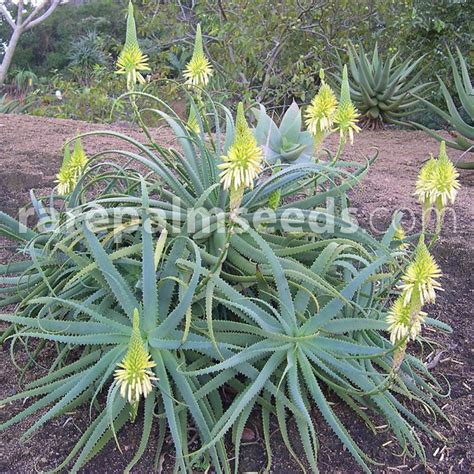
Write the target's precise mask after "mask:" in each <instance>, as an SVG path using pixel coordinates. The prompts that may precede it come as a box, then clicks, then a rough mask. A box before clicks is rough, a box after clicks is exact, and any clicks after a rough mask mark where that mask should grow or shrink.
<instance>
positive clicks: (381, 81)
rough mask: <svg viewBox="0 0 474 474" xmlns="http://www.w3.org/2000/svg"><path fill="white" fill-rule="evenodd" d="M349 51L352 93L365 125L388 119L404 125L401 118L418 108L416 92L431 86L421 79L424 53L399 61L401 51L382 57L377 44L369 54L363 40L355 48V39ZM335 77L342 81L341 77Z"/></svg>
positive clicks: (380, 123) (377, 125)
mask: <svg viewBox="0 0 474 474" xmlns="http://www.w3.org/2000/svg"><path fill="white" fill-rule="evenodd" d="M348 55H349V65H350V72H351V76H352V80H351V97H352V100H353V101H354V104H355V106H356V108H357V109H358V110H359V112H360V113H361V115H362V123H363V125H364V126H365V127H366V128H371V129H377V128H383V127H384V125H385V124H387V123H395V124H401V125H403V124H404V122H403V121H402V119H403V118H404V117H406V116H408V115H411V114H413V113H414V112H415V111H416V110H415V109H414V107H415V106H416V105H417V104H418V102H419V99H418V98H416V97H414V94H423V93H424V92H425V91H426V90H427V89H428V88H429V86H430V84H429V83H422V84H419V83H418V81H419V79H420V78H422V77H423V69H422V68H420V67H419V66H420V64H421V62H422V61H423V57H424V56H421V57H419V58H418V59H416V60H414V59H413V58H412V57H409V58H407V59H405V60H404V61H402V62H397V59H398V53H396V54H394V55H393V56H391V57H388V58H386V59H383V58H382V57H381V56H380V55H379V50H378V45H377V44H376V45H375V47H374V50H373V52H372V55H371V57H370V56H369V54H368V53H367V52H366V51H365V50H364V48H363V46H362V45H361V44H360V45H358V49H356V47H355V46H354V45H353V44H352V43H349V49H348ZM339 62H340V59H339ZM341 69H342V67H341ZM417 69H418V70H417ZM334 77H335V79H336V81H337V83H338V84H340V82H341V79H340V78H339V77H338V76H334Z"/></svg>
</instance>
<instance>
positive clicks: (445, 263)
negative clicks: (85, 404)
mask: <svg viewBox="0 0 474 474" xmlns="http://www.w3.org/2000/svg"><path fill="white" fill-rule="evenodd" d="M103 128H104V127H103V126H102V125H93V124H88V123H84V122H76V121H71V120H56V119H45V118H41V119H39V118H35V117H29V116H24V115H21V116H15V115H0V210H2V211H5V212H8V213H9V214H11V215H14V214H16V213H17V212H18V208H19V207H20V206H23V205H24V204H26V203H27V202H28V199H29V196H28V193H29V190H30V189H31V188H34V189H35V192H36V193H37V195H41V194H46V193H47V192H48V191H49V190H50V189H51V187H52V186H53V180H54V175H55V173H56V172H57V170H58V168H59V165H60V162H61V156H62V155H61V152H60V148H61V146H62V145H63V143H64V142H65V141H66V140H67V139H70V138H72V137H73V136H74V135H75V134H76V133H78V132H87V131H93V130H101V129H103ZM107 128H108V129H109V130H114V131H116V132H122V133H126V134H129V135H131V136H133V137H135V138H140V133H139V132H138V131H136V130H134V129H132V128H130V127H129V126H127V125H125V124H124V125H114V126H109V127H107ZM154 134H155V137H156V138H157V140H159V141H160V142H161V143H162V144H164V145H167V144H170V143H172V139H171V137H170V135H169V133H168V132H167V131H166V130H163V129H162V130H156V131H155V132H154ZM335 139H336V138H335ZM335 139H334V140H332V141H331V142H330V147H334V146H335ZM83 143H84V148H85V150H86V152H87V153H88V154H93V153H96V152H98V151H99V150H102V149H104V148H116V147H117V145H118V143H119V142H118V141H117V140H116V139H115V138H111V137H90V138H88V139H84V140H83ZM373 147H375V148H377V149H378V150H379V152H380V156H379V158H378V160H377V161H376V162H375V163H374V165H373V166H372V168H371V170H370V172H369V175H368V176H367V177H366V178H365V180H364V181H363V182H362V184H361V185H359V186H358V187H357V189H356V190H354V191H353V192H352V193H351V195H352V206H353V207H354V215H355V216H356V217H357V219H358V220H359V222H360V223H361V224H362V225H363V226H364V227H371V228H372V229H373V231H377V230H380V231H382V230H383V229H385V228H386V226H387V223H388V222H389V220H390V215H391V214H392V213H393V212H394V211H395V210H396V209H401V210H402V211H403V213H404V219H403V223H404V225H405V228H407V229H408V230H410V229H419V225H420V216H419V206H418V205H417V203H416V200H415V198H414V197H413V192H414V186H415V180H416V176H417V174H418V171H419V168H420V166H421V165H422V163H423V162H424V161H425V160H426V159H427V158H428V157H429V154H430V153H436V152H437V150H438V144H437V143H436V142H435V141H434V140H432V139H431V138H429V137H427V136H426V135H425V134H424V133H423V132H413V131H401V130H387V131H381V132H363V133H361V134H359V135H358V136H356V139H355V145H354V147H353V148H349V149H348V151H347V153H346V156H347V159H362V158H363V156H364V155H367V154H371V153H372V152H373ZM449 155H450V157H451V158H452V159H453V160H454V161H456V160H457V159H458V158H459V156H460V152H458V151H453V150H449ZM461 184H462V189H461V190H460V192H459V197H458V199H457V201H456V205H455V207H454V212H453V213H451V214H448V216H447V219H446V223H445V227H444V234H443V237H442V239H441V241H440V242H439V243H438V245H437V247H436V249H435V256H436V258H437V260H438V262H439V264H440V266H441V269H442V271H443V274H444V279H443V286H444V288H445V291H444V292H443V293H441V294H440V296H439V298H438V299H437V302H436V305H434V306H432V307H431V308H429V314H430V316H432V317H435V318H438V319H440V320H442V321H444V322H446V323H448V324H450V325H451V326H452V327H453V330H454V332H453V334H452V335H451V336H441V335H434V336H432V337H433V338H434V340H435V341H436V343H437V345H435V346H434V351H435V352H436V354H439V353H440V352H441V351H443V352H442V354H441V356H440V357H435V360H436V361H437V363H434V364H433V365H435V366H434V367H433V369H432V370H433V372H434V373H436V374H437V375H438V377H439V379H440V380H441V381H443V380H446V383H445V385H446V387H447V390H448V387H450V389H451V392H450V397H447V398H446V399H445V400H444V401H442V402H441V404H442V405H443V410H444V411H445V412H446V413H447V414H448V415H449V417H450V419H451V421H452V427H449V426H447V425H446V424H444V423H441V422H438V423H436V422H434V423H433V422H430V423H431V425H432V426H433V427H434V428H435V429H436V430H437V431H439V432H441V433H443V435H445V436H446V437H447V438H448V442H447V443H446V447H445V445H444V444H443V443H439V442H434V441H432V440H430V439H428V438H426V437H423V440H424V442H425V446H426V455H427V458H428V466H426V467H423V466H421V465H419V464H417V463H416V461H414V460H413V459H411V458H409V457H404V456H399V454H400V453H398V452H397V451H396V449H395V448H394V447H393V446H395V443H393V444H391V443H389V441H390V437H389V435H388V434H387V433H382V434H380V435H378V436H377V437H376V438H375V437H374V436H373V435H371V434H370V433H369V432H368V430H366V429H365V427H364V426H363V425H362V424H361V423H360V422H359V421H358V420H355V419H354V417H353V416H352V415H351V413H350V412H349V411H347V410H345V409H344V407H343V406H342V404H338V405H340V406H339V407H338V408H336V410H337V412H338V413H339V414H342V415H341V417H342V419H343V421H344V422H345V423H346V426H348V428H349V430H350V432H351V433H352V434H353V436H354V438H355V439H356V440H357V441H358V442H359V443H360V445H361V446H362V447H363V449H364V450H366V451H367V452H368V454H369V455H370V456H372V457H373V458H375V459H376V460H378V461H380V462H382V463H384V464H385V466H380V467H375V468H374V471H376V472H391V471H394V472H425V471H426V472H436V473H438V472H440V473H441V472H442V473H448V472H449V473H459V472H473V471H474V452H473V450H472V448H471V446H472V444H473V442H474V436H473V434H474V416H473V415H474V414H473V410H474V405H473V390H474V364H473V358H474V350H473V346H472V343H471V337H472V334H473V331H474V325H473V306H474V286H473V268H474V231H473V223H474V172H472V171H471V172H468V171H462V172H461ZM12 250H13V248H12V247H11V244H10V243H8V242H7V241H6V240H1V239H0V263H1V262H5V261H7V260H8V258H9V256H10V254H11V252H12ZM430 336H431V335H430ZM15 354H16V356H17V357H18V361H19V362H22V361H23V362H24V360H25V354H24V353H22V351H21V350H19V349H18V350H15ZM426 355H428V354H427V353H426ZM42 363H43V364H44V365H45V366H47V364H48V356H47V354H44V355H43V360H42ZM38 372H41V369H38ZM18 389H19V387H18V371H17V369H16V368H15V367H14V365H13V364H12V362H11V359H10V349H9V347H7V346H4V347H2V348H0V399H3V398H5V397H7V396H9V395H11V394H13V393H15V391H17V390H18ZM20 409H21V404H19V403H17V404H13V405H11V406H3V407H2V406H0V422H2V421H5V420H6V419H8V418H10V416H11V415H12V414H14V413H16V412H17V411H18V410H20ZM314 416H315V419H316V423H317V426H318V432H319V434H320V442H321V447H320V454H319V459H318V463H319V466H320V470H321V472H322V473H327V472H331V473H333V472H337V473H349V472H350V473H353V472H360V469H359V467H358V466H357V465H356V464H355V462H354V461H353V460H352V458H351V456H350V454H349V453H348V452H347V451H345V450H344V449H343V447H342V445H341V444H340V442H339V441H338V439H337V438H336V437H335V436H334V435H333V434H332V432H331V430H330V429H329V428H328V427H327V426H326V425H325V423H324V422H323V421H321V420H320V417H319V414H318V412H317V411H316V410H315V411H314ZM420 416H423V414H421V413H420ZM88 417H89V413H88V408H84V409H78V410H75V411H74V412H72V413H69V414H67V415H64V416H62V417H60V418H58V419H56V420H54V421H53V422H50V423H48V424H46V425H45V427H44V428H43V429H42V430H41V431H40V432H39V433H38V434H37V435H36V436H35V437H33V439H31V440H29V441H28V442H27V443H25V444H20V442H19V437H20V436H21V434H22V433H23V432H24V430H25V429H26V428H27V427H28V426H30V425H31V423H32V422H31V420H27V421H25V422H23V423H21V424H19V425H16V426H14V427H12V428H10V429H8V430H6V431H5V432H1V433H0V472H2V473H3V472H5V473H6V472H8V473H13V472H15V473H30V472H35V471H39V472H41V471H45V470H50V469H52V468H54V466H56V465H57V464H59V463H60V462H61V460H62V459H63V458H64V457H65V455H66V454H67V453H68V452H69V450H70V449H71V448H72V447H73V446H74V444H75V440H77V439H78V437H79V435H80V433H81V432H82V431H83V430H84V428H85V427H87V425H88ZM425 420H426V418H425ZM251 423H252V421H251ZM139 428H140V426H139V422H137V424H136V425H135V426H133V427H131V428H130V429H128V430H126V432H122V434H121V435H120V436H119V439H120V444H121V446H122V450H123V454H122V453H120V452H119V451H118V449H117V447H116V445H115V444H113V443H111V444H109V445H108V446H107V447H106V448H105V450H104V451H103V452H102V453H101V454H100V455H99V456H98V457H97V458H95V459H94V460H93V461H92V462H91V463H90V464H89V465H88V466H87V468H86V470H84V472H88V473H95V472H97V473H99V472H100V473H117V472H122V471H123V469H124V467H125V466H126V465H127V461H129V460H130V458H131V455H132V453H133V452H134V450H135V449H136V447H137V446H138V442H139V434H140V430H139ZM250 434H251V436H250V438H252V436H253V435H254V438H255V439H249V441H248V443H246V446H245V447H244V449H243V452H242V460H241V470H242V471H259V470H261V469H263V468H264V466H265V463H266V460H265V456H264V448H263V443H262V441H261V438H260V433H259V432H258V425H256V426H255V427H254V428H252V429H251V430H250ZM295 436H297V435H296V433H295ZM272 440H273V444H274V458H273V468H272V472H275V473H288V472H300V469H299V468H298V467H297V465H296V464H295V463H294V462H293V460H292V459H291V458H290V457H289V456H288V454H287V453H286V449H285V447H284V445H283V444H282V441H281V439H279V436H278V429H277V427H276V426H275V430H274V435H273V437H272ZM387 443H388V444H387ZM383 445H384V447H382V446H383ZM167 453H168V454H167V455H166V456H165V459H164V464H163V469H162V472H169V469H168V466H169V465H171V464H170V461H171V458H172V455H173V450H172V447H171V442H170V441H169V440H168V450H167ZM301 454H302V453H301ZM153 458H154V452H153V444H152V445H151V446H150V448H149V449H148V450H147V452H146V454H145V456H144V458H143V459H142V461H141V462H140V463H139V464H138V465H137V466H136V467H135V469H134V472H140V473H148V472H151V470H152V465H153ZM303 458H304V456H303V455H301V459H303Z"/></svg>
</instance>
